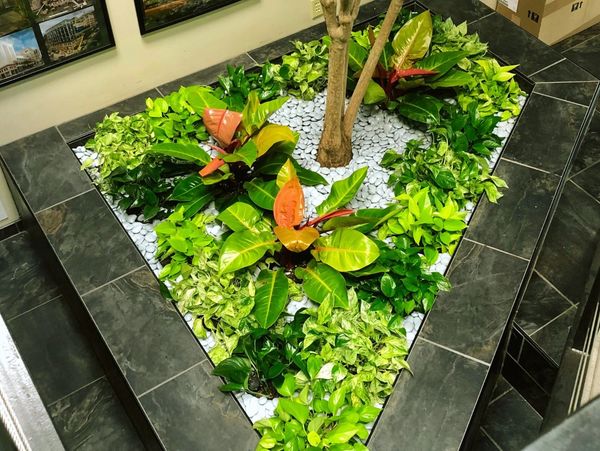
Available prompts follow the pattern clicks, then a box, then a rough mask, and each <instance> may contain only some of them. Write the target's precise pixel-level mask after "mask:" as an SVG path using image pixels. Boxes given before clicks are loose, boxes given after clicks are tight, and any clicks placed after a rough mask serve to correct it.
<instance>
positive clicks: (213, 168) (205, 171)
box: [199, 158, 225, 177]
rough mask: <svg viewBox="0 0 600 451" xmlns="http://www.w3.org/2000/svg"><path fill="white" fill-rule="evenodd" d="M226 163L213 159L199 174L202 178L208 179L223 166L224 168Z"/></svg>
mask: <svg viewBox="0 0 600 451" xmlns="http://www.w3.org/2000/svg"><path fill="white" fill-rule="evenodd" d="M224 164H225V162H224V161H223V160H221V159H220V158H213V159H212V161H211V162H210V163H208V164H207V165H206V166H204V168H203V169H202V170H201V171H200V172H199V174H200V175H201V176H202V177H206V176H207V175H210V174H212V173H213V172H215V171H216V170H217V169H219V168H220V167H221V166H223V165H224Z"/></svg>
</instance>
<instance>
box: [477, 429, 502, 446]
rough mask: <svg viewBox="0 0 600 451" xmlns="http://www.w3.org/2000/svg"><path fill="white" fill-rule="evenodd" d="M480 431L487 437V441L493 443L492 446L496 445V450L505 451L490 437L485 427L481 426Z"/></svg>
mask: <svg viewBox="0 0 600 451" xmlns="http://www.w3.org/2000/svg"><path fill="white" fill-rule="evenodd" d="M479 429H481V432H482V433H483V435H485V436H486V437H487V439H488V440H489V441H490V442H492V445H494V446H495V447H496V448H498V451H503V449H502V448H501V447H500V445H498V444H497V443H496V441H495V440H494V439H493V438H492V436H491V435H490V433H489V432H488V431H486V430H485V429H484V428H483V426H480V427H479Z"/></svg>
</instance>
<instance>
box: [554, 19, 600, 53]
mask: <svg viewBox="0 0 600 451" xmlns="http://www.w3.org/2000/svg"><path fill="white" fill-rule="evenodd" d="M599 34H600V23H597V24H596V25H592V26H591V27H589V28H586V29H585V30H582V31H580V32H579V33H576V34H574V35H573V36H569V37H568V38H566V39H563V40H562V41H560V42H558V43H556V44H554V45H553V46H552V47H553V48H554V49H555V50H557V51H559V52H566V51H567V50H569V49H572V48H573V47H575V46H576V45H579V44H581V43H582V42H585V41H587V40H588V39H590V38H593V37H594V36H597V35H599Z"/></svg>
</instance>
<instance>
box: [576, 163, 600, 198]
mask: <svg viewBox="0 0 600 451" xmlns="http://www.w3.org/2000/svg"><path fill="white" fill-rule="evenodd" d="M571 180H573V182H575V183H577V185H579V186H580V187H581V188H583V189H584V190H585V191H586V192H587V193H589V194H590V195H591V196H593V197H595V198H596V200H597V201H598V202H600V161H599V162H598V163H596V164H595V165H593V166H590V167H589V168H587V169H586V170H584V171H582V172H580V173H579V174H577V175H576V176H575V177H573V178H572V179H571Z"/></svg>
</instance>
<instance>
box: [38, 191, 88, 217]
mask: <svg viewBox="0 0 600 451" xmlns="http://www.w3.org/2000/svg"><path fill="white" fill-rule="evenodd" d="M95 189H96V188H95V187H94V186H92V187H91V188H90V189H88V190H85V191H83V192H82V193H79V194H75V195H74V196H71V197H67V198H66V199H65V200H61V201H60V202H57V203H55V204H53V205H50V206H49V207H45V208H42V209H41V210H38V211H36V212H35V213H34V215H35V216H37V215H39V214H40V213H43V212H44V211H46V210H50V209H51V208H54V207H57V206H59V205H60V204H64V203H66V202H69V201H71V200H73V199H75V198H77V197H79V196H82V195H84V194H87V193H89V192H90V191H94V190H95Z"/></svg>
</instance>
